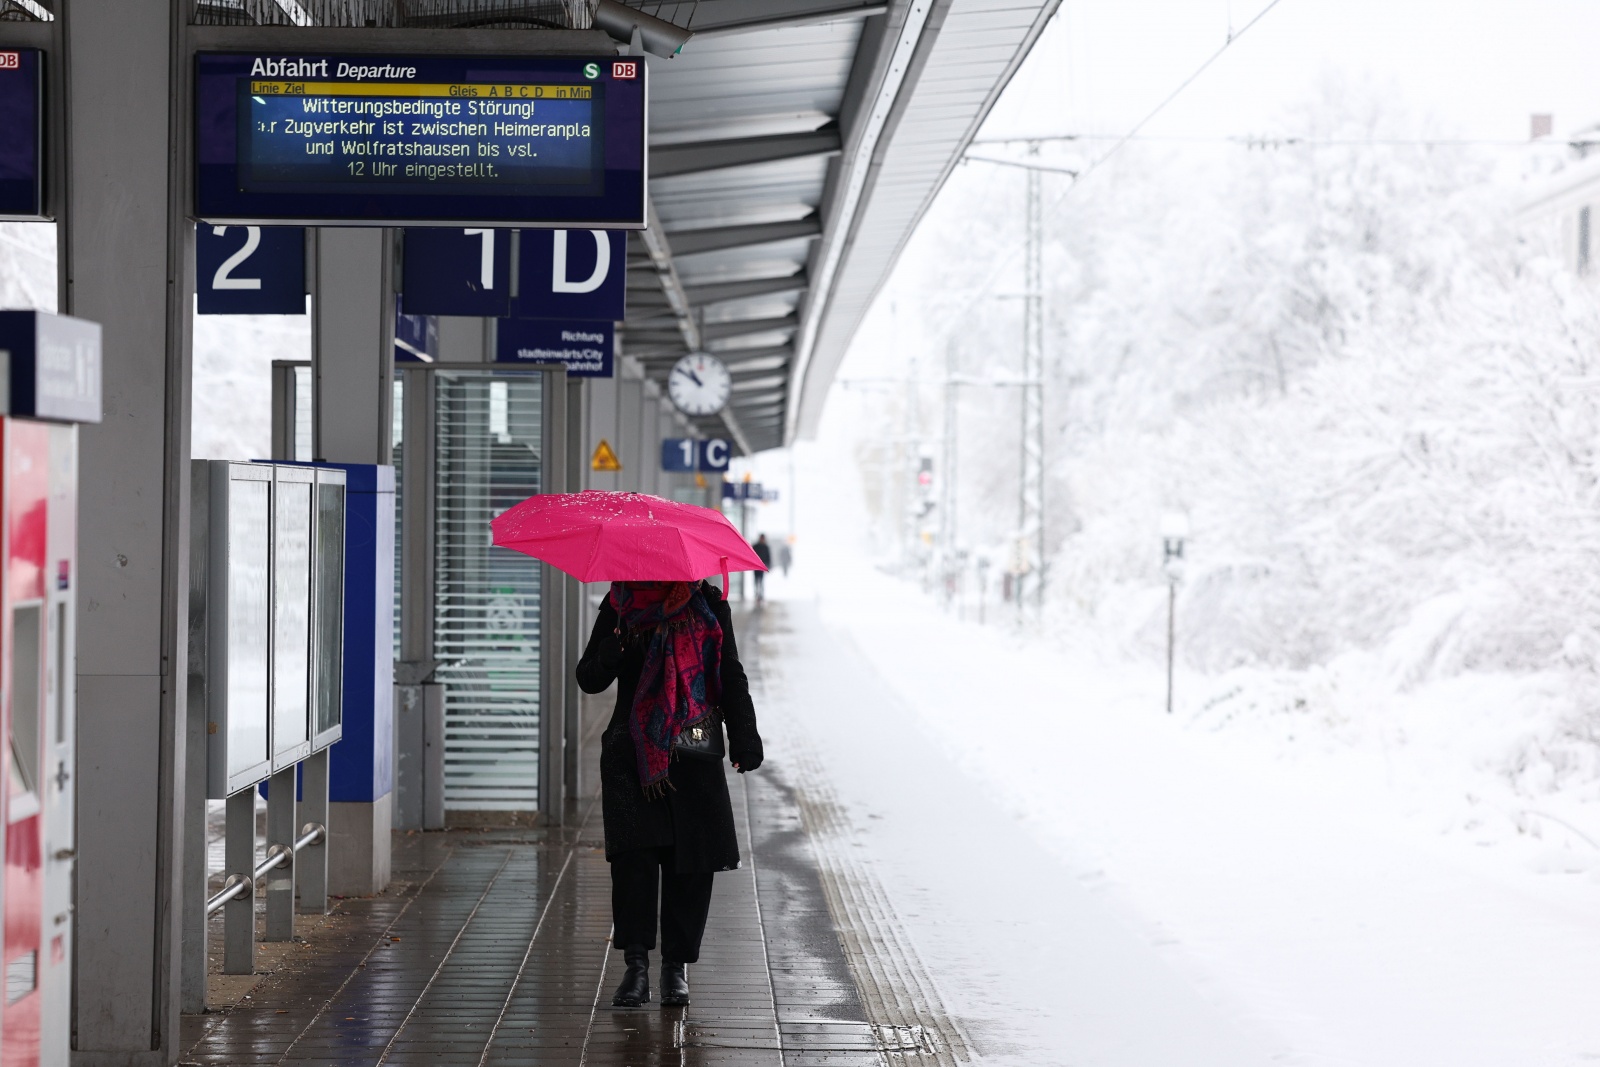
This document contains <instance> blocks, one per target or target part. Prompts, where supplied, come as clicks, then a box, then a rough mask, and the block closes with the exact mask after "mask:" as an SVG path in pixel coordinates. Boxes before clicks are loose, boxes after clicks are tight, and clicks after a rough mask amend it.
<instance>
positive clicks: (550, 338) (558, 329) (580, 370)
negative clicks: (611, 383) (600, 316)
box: [494, 319, 615, 378]
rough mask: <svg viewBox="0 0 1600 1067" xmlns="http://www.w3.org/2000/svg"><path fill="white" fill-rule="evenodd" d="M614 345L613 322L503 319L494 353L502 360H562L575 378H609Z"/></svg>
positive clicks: (498, 360) (497, 359)
mask: <svg viewBox="0 0 1600 1067" xmlns="http://www.w3.org/2000/svg"><path fill="white" fill-rule="evenodd" d="M613 345H614V338H613V326H612V324H611V323H609V322H544V321H542V320H539V319H501V320H500V322H499V328H498V329H497V330H496V336H495V354H494V356H495V360H496V362H499V363H559V364H561V365H562V366H564V367H566V368H567V373H568V374H570V375H572V376H573V377H574V378H609V377H611V375H612V366H613V353H614V352H615V348H614V347H613Z"/></svg>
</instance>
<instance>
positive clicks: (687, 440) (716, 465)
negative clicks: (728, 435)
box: [661, 437, 733, 474]
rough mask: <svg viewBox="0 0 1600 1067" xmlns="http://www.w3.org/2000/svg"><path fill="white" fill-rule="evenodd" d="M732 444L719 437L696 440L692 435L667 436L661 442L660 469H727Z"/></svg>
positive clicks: (676, 470)
mask: <svg viewBox="0 0 1600 1067" xmlns="http://www.w3.org/2000/svg"><path fill="white" fill-rule="evenodd" d="M732 455H733V446H732V445H730V444H729V443H728V442H727V441H726V440H724V439H723V438H721V437H713V438H710V439H709V440H697V439H695V438H693V437H668V438H666V439H665V440H663V441H662V442H661V469H662V470H663V471H666V472H667V473H669V474H670V473H687V472H689V471H702V472H705V473H715V472H719V471H725V470H727V469H728V460H729V459H730V458H731V457H732Z"/></svg>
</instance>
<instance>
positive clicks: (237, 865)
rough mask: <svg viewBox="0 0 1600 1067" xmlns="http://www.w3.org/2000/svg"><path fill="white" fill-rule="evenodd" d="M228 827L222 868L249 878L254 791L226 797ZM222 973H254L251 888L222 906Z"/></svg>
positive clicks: (253, 844) (253, 853)
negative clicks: (246, 892)
mask: <svg viewBox="0 0 1600 1067" xmlns="http://www.w3.org/2000/svg"><path fill="white" fill-rule="evenodd" d="M227 817H228V825H227V829H226V830H225V831H224V833H225V835H226V836H225V837H224V839H223V840H224V848H225V849H226V852H225V855H224V859H225V861H226V862H225V863H224V866H225V867H226V868H227V871H228V874H229V875H235V874H243V875H249V874H250V873H251V872H253V871H254V870H255V868H256V791H255V789H254V788H253V787H252V788H250V789H241V790H240V791H239V792H237V793H235V794H234V795H233V796H231V797H229V798H228V816H227ZM222 923H223V935H222V940H223V944H222V973H223V974H254V973H255V972H256V894H255V887H254V886H252V887H251V889H250V892H249V893H248V894H246V895H245V896H242V897H237V898H235V899H233V900H230V901H228V902H227V903H226V904H224V905H223V906H222Z"/></svg>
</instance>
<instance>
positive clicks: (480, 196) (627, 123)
mask: <svg viewBox="0 0 1600 1067" xmlns="http://www.w3.org/2000/svg"><path fill="white" fill-rule="evenodd" d="M645 80H646V71H645V66H644V64H642V63H640V62H639V61H638V60H637V59H618V58H617V57H615V56H611V57H606V58H597V57H591V58H584V57H580V56H495V55H454V56H451V55H413V56H384V55H351V56H337V55H326V54H323V53H307V54H301V55H289V56H285V55H282V54H277V55H271V56H269V55H264V54H251V53H242V54H241V53H205V54H201V55H198V56H196V57H195V127H196V128H195V151H196V164H195V213H196V214H197V215H198V216H199V217H201V218H203V219H206V220H208V221H212V222H221V221H239V222H255V221H265V220H273V219H277V220H283V221H293V222H302V223H309V222H334V223H342V224H346V225H351V224H354V225H360V224H362V223H368V224H373V225H379V224H383V225H394V224H406V223H410V224H414V225H426V224H428V223H445V222H456V223H461V224H467V223H483V224H493V223H501V224H521V225H530V224H531V225H540V224H556V225H560V224H563V223H565V224H568V225H572V226H619V227H631V228H635V229H642V228H643V227H644V225H645Z"/></svg>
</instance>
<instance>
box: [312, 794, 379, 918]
mask: <svg viewBox="0 0 1600 1067" xmlns="http://www.w3.org/2000/svg"><path fill="white" fill-rule="evenodd" d="M393 815H394V794H393V793H385V794H384V795H383V796H381V797H379V798H378V799H377V800H375V801H373V802H372V803H370V804H355V803H349V802H343V803H334V804H329V805H328V893H329V894H330V895H332V896H338V897H364V896H369V895H371V894H373V893H380V892H382V891H383V889H384V888H385V887H386V886H388V884H389V830H390V827H391V826H392V825H393V821H394V820H393Z"/></svg>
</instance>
